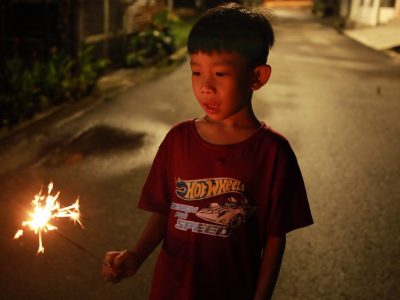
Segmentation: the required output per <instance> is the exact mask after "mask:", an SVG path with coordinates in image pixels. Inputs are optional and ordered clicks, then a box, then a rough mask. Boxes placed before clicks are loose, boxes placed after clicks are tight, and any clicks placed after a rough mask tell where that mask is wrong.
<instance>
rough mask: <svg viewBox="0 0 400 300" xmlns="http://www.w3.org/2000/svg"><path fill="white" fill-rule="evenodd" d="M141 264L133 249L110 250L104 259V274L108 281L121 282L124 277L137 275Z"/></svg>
mask: <svg viewBox="0 0 400 300" xmlns="http://www.w3.org/2000/svg"><path fill="white" fill-rule="evenodd" d="M139 266H140V262H139V260H138V257H137V256H136V254H135V253H134V252H132V251H127V250H123V251H110V252H107V253H106V254H105V256H104V259H103V269H102V272H101V273H102V275H103V278H104V279H105V280H106V281H110V282H112V283H117V282H120V281H121V280H122V279H123V278H127V277H130V276H133V275H135V273H136V271H137V270H138V268H139Z"/></svg>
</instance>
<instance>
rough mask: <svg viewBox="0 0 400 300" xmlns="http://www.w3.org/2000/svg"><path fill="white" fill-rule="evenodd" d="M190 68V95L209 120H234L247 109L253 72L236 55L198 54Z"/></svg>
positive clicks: (191, 57) (191, 60) (193, 55)
mask: <svg viewBox="0 0 400 300" xmlns="http://www.w3.org/2000/svg"><path fill="white" fill-rule="evenodd" d="M190 65H191V69H192V87H193V91H194V94H195V96H196V98H197V100H198V101H199V103H200V106H201V107H202V108H203V110H204V111H205V112H206V114H207V116H208V117H209V118H210V119H211V120H214V121H223V120H226V119H228V118H234V117H235V116H240V115H241V114H240V112H242V111H244V110H246V109H248V108H249V107H250V105H251V101H250V100H251V95H252V82H253V80H254V73H253V71H252V70H251V69H249V68H248V65H247V61H246V59H245V58H244V57H242V56H241V55H240V54H238V53H235V52H221V53H219V52H213V53H211V54H208V53H203V52H198V53H196V54H191V55H190Z"/></svg>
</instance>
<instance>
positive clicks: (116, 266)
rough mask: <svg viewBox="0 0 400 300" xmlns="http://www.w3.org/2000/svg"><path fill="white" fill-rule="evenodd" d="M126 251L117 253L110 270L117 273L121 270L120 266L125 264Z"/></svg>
mask: <svg viewBox="0 0 400 300" xmlns="http://www.w3.org/2000/svg"><path fill="white" fill-rule="evenodd" d="M127 254H128V251H126V250H124V251H121V252H120V253H119V255H118V256H116V257H115V259H114V261H113V264H112V268H113V269H114V270H115V271H117V270H120V269H121V265H122V264H123V263H124V262H125V260H126V257H127Z"/></svg>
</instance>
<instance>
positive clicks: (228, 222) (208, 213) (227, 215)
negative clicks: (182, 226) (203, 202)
mask: <svg viewBox="0 0 400 300" xmlns="http://www.w3.org/2000/svg"><path fill="white" fill-rule="evenodd" d="M254 210H255V208H254V207H251V206H249V205H248V203H247V200H246V198H244V197H242V201H238V200H236V199H235V198H233V197H229V198H228V201H227V202H225V203H224V204H219V203H215V202H214V203H211V204H210V205H209V206H208V207H207V208H203V209H201V210H199V211H198V212H197V213H196V216H197V217H199V218H200V219H203V220H206V221H210V222H213V223H215V224H218V225H222V226H226V227H228V228H231V229H233V228H236V227H238V226H240V225H241V224H242V223H244V222H246V220H247V219H248V218H249V217H250V216H251V215H252V214H253V213H254Z"/></svg>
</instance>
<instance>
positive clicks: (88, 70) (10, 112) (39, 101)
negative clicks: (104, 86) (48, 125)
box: [0, 48, 107, 128]
mask: <svg viewBox="0 0 400 300" xmlns="http://www.w3.org/2000/svg"><path fill="white" fill-rule="evenodd" d="M91 51H92V49H91V48H85V49H83V50H82V51H80V53H79V55H78V58H77V60H74V59H73V58H72V57H70V56H69V55H66V54H64V53H62V52H59V51H57V49H56V48H52V49H51V51H50V57H49V59H48V60H46V61H34V62H33V63H30V64H28V63H26V62H24V61H23V60H22V59H21V58H18V57H15V58H13V59H11V60H9V61H7V62H6V64H5V68H4V70H2V72H1V73H0V82H1V84H0V108H1V109H0V128H2V127H12V126H13V125H15V124H16V123H18V122H20V121H22V120H25V119H27V118H31V117H32V116H33V115H34V114H35V113H37V112H40V111H44V110H46V109H48V108H49V107H52V106H54V105H59V104H61V103H63V102H66V101H69V100H73V99H79V98H80V97H82V96H85V95H87V94H88V93H90V92H91V89H92V88H93V86H94V85H95V82H96V79H97V78H98V76H99V73H100V71H101V70H103V69H104V68H105V67H106V66H107V61H105V60H100V61H96V62H95V61H94V60H93V57H92V54H91Z"/></svg>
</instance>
